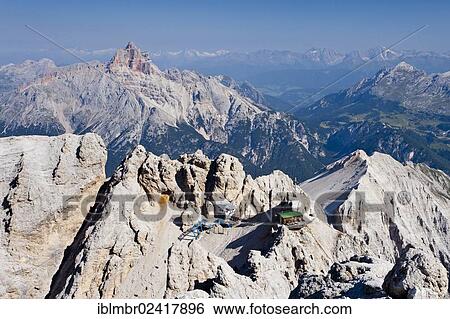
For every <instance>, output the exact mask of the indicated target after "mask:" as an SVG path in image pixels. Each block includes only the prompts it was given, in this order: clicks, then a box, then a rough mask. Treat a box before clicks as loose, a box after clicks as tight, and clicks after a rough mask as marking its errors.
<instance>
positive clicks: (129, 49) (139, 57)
mask: <svg viewBox="0 0 450 319" xmlns="http://www.w3.org/2000/svg"><path fill="white" fill-rule="evenodd" d="M107 67H108V70H110V71H125V70H127V69H129V70H132V71H139V72H142V73H145V74H150V73H151V68H152V64H151V60H150V58H149V55H148V53H147V52H143V51H141V49H139V48H138V47H137V46H136V45H135V44H134V43H133V42H128V44H127V45H126V47H125V49H118V50H117V51H116V53H115V54H114V56H113V57H112V59H111V61H110V62H109V63H108V65H107Z"/></svg>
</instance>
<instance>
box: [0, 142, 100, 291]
mask: <svg viewBox="0 0 450 319" xmlns="http://www.w3.org/2000/svg"><path fill="white" fill-rule="evenodd" d="M105 162H106V148H105V145H104V143H103V141H102V140H101V138H100V137H99V136H97V135H95V134H86V135H84V136H76V135H71V134H65V135H61V136H58V137H44V136H29V137H11V138H1V139H0V166H1V170H0V171H1V173H0V200H1V207H0V220H1V224H2V227H1V228H0V264H1V265H2V267H1V269H0V283H1V284H0V297H3V298H25V297H38V298H42V297H44V296H45V294H46V292H47V291H48V288H49V286H50V281H51V278H52V276H53V274H54V272H55V271H56V270H57V268H58V265H59V264H60V263H61V260H62V258H63V253H64V249H65V248H66V246H67V245H69V244H70V243H71V241H72V239H73V237H74V236H75V234H76V232H77V231H78V228H79V226H80V224H81V222H82V221H83V219H84V217H85V214H86V212H87V210H88V208H89V207H84V206H86V205H82V206H80V205H79V204H80V203H83V202H82V201H81V200H80V199H81V198H86V197H88V196H95V194H96V193H97V190H98V188H99V187H100V185H101V184H102V183H103V181H104V178H105V173H104V165H105Z"/></svg>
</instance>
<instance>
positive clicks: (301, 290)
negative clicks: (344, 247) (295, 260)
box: [290, 256, 392, 299]
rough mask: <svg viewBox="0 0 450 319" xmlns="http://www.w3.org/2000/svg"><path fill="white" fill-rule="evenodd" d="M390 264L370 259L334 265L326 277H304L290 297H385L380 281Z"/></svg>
mask: <svg viewBox="0 0 450 319" xmlns="http://www.w3.org/2000/svg"><path fill="white" fill-rule="evenodd" d="M390 267H392V264H390V263H388V262H386V261H383V260H381V259H375V258H371V257H369V256H352V257H351V258H350V259H349V260H347V261H344V262H341V263H339V262H336V263H334V264H333V265H332V266H331V268H330V270H329V271H328V273H327V274H326V275H315V274H304V275H301V276H300V278H299V284H298V286H297V287H296V288H295V289H294V290H293V291H292V293H291V296H290V297H291V298H319V299H323V298H325V299H334V298H365V299H370V298H386V297H387V295H386V293H385V291H384V290H383V287H382V285H383V280H384V277H385V276H386V273H387V272H388V271H389V269H390Z"/></svg>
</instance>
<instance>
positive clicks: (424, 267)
mask: <svg viewBox="0 0 450 319" xmlns="http://www.w3.org/2000/svg"><path fill="white" fill-rule="evenodd" d="M383 288H384V289H385V290H386V292H387V293H388V295H389V296H391V297H393V298H443V297H446V296H448V275H447V271H446V269H445V267H444V266H443V265H442V264H441V263H439V261H438V260H437V259H436V258H434V256H432V255H430V254H429V253H426V252H424V251H423V250H421V249H417V248H414V247H413V246H408V247H407V248H406V249H405V251H404V252H403V254H402V256H401V257H400V258H399V259H398V260H397V262H396V263H395V266H394V267H393V268H392V270H391V271H390V272H389V273H388V274H387V276H386V278H385V280H384V283H383Z"/></svg>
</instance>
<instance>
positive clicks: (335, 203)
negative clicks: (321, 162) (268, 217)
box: [301, 151, 450, 269]
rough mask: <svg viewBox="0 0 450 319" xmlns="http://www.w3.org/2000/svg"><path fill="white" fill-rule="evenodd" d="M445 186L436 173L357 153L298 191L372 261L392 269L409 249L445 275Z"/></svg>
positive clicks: (449, 205) (449, 243)
mask: <svg viewBox="0 0 450 319" xmlns="http://www.w3.org/2000/svg"><path fill="white" fill-rule="evenodd" d="M448 185H449V177H448V176H447V175H446V174H444V173H443V172H442V171H438V170H434V169H431V168H429V167H427V166H425V165H413V164H407V165H402V164H401V163H399V162H397V161H396V160H394V159H393V158H392V157H390V156H389V155H386V154H381V153H376V152H375V153H374V154H373V155H372V156H368V155H367V154H365V153H364V152H362V151H358V152H355V153H353V154H351V155H350V156H348V157H346V158H344V159H343V160H341V161H338V162H336V163H335V164H333V165H331V166H330V167H329V168H328V170H327V171H326V172H325V173H323V174H322V175H319V176H318V177H317V178H315V179H313V180H310V181H307V182H305V183H303V184H302V185H301V186H302V188H303V189H305V191H306V192H307V193H308V194H309V195H310V196H311V197H312V198H313V199H314V201H315V203H316V204H317V205H315V207H316V209H317V210H319V211H320V210H321V211H322V213H324V215H325V218H326V219H327V221H328V222H329V223H331V224H333V225H334V227H335V228H336V229H339V230H341V231H343V232H344V233H347V234H350V235H353V236H355V237H358V238H361V239H362V240H364V242H365V243H366V245H367V246H368V249H369V251H370V254H371V255H372V256H374V257H377V258H381V259H385V260H387V261H389V262H392V263H394V262H395V260H396V259H397V258H398V257H399V256H400V254H401V252H402V251H403V250H404V249H405V248H406V247H407V246H408V245H409V244H411V245H413V246H415V247H420V248H421V249H423V250H424V251H425V252H426V253H429V254H431V255H433V256H435V257H436V258H437V259H439V260H440V261H441V262H442V264H443V265H444V266H445V267H446V268H447V269H450V263H449V260H450V259H449V256H450V248H449V247H450V237H449V235H448V234H449V231H450V229H449V219H450V215H449V214H450V201H449V200H448V198H449V197H448V192H449V190H448ZM319 202H320V203H319ZM320 213H321V212H317V214H320Z"/></svg>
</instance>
